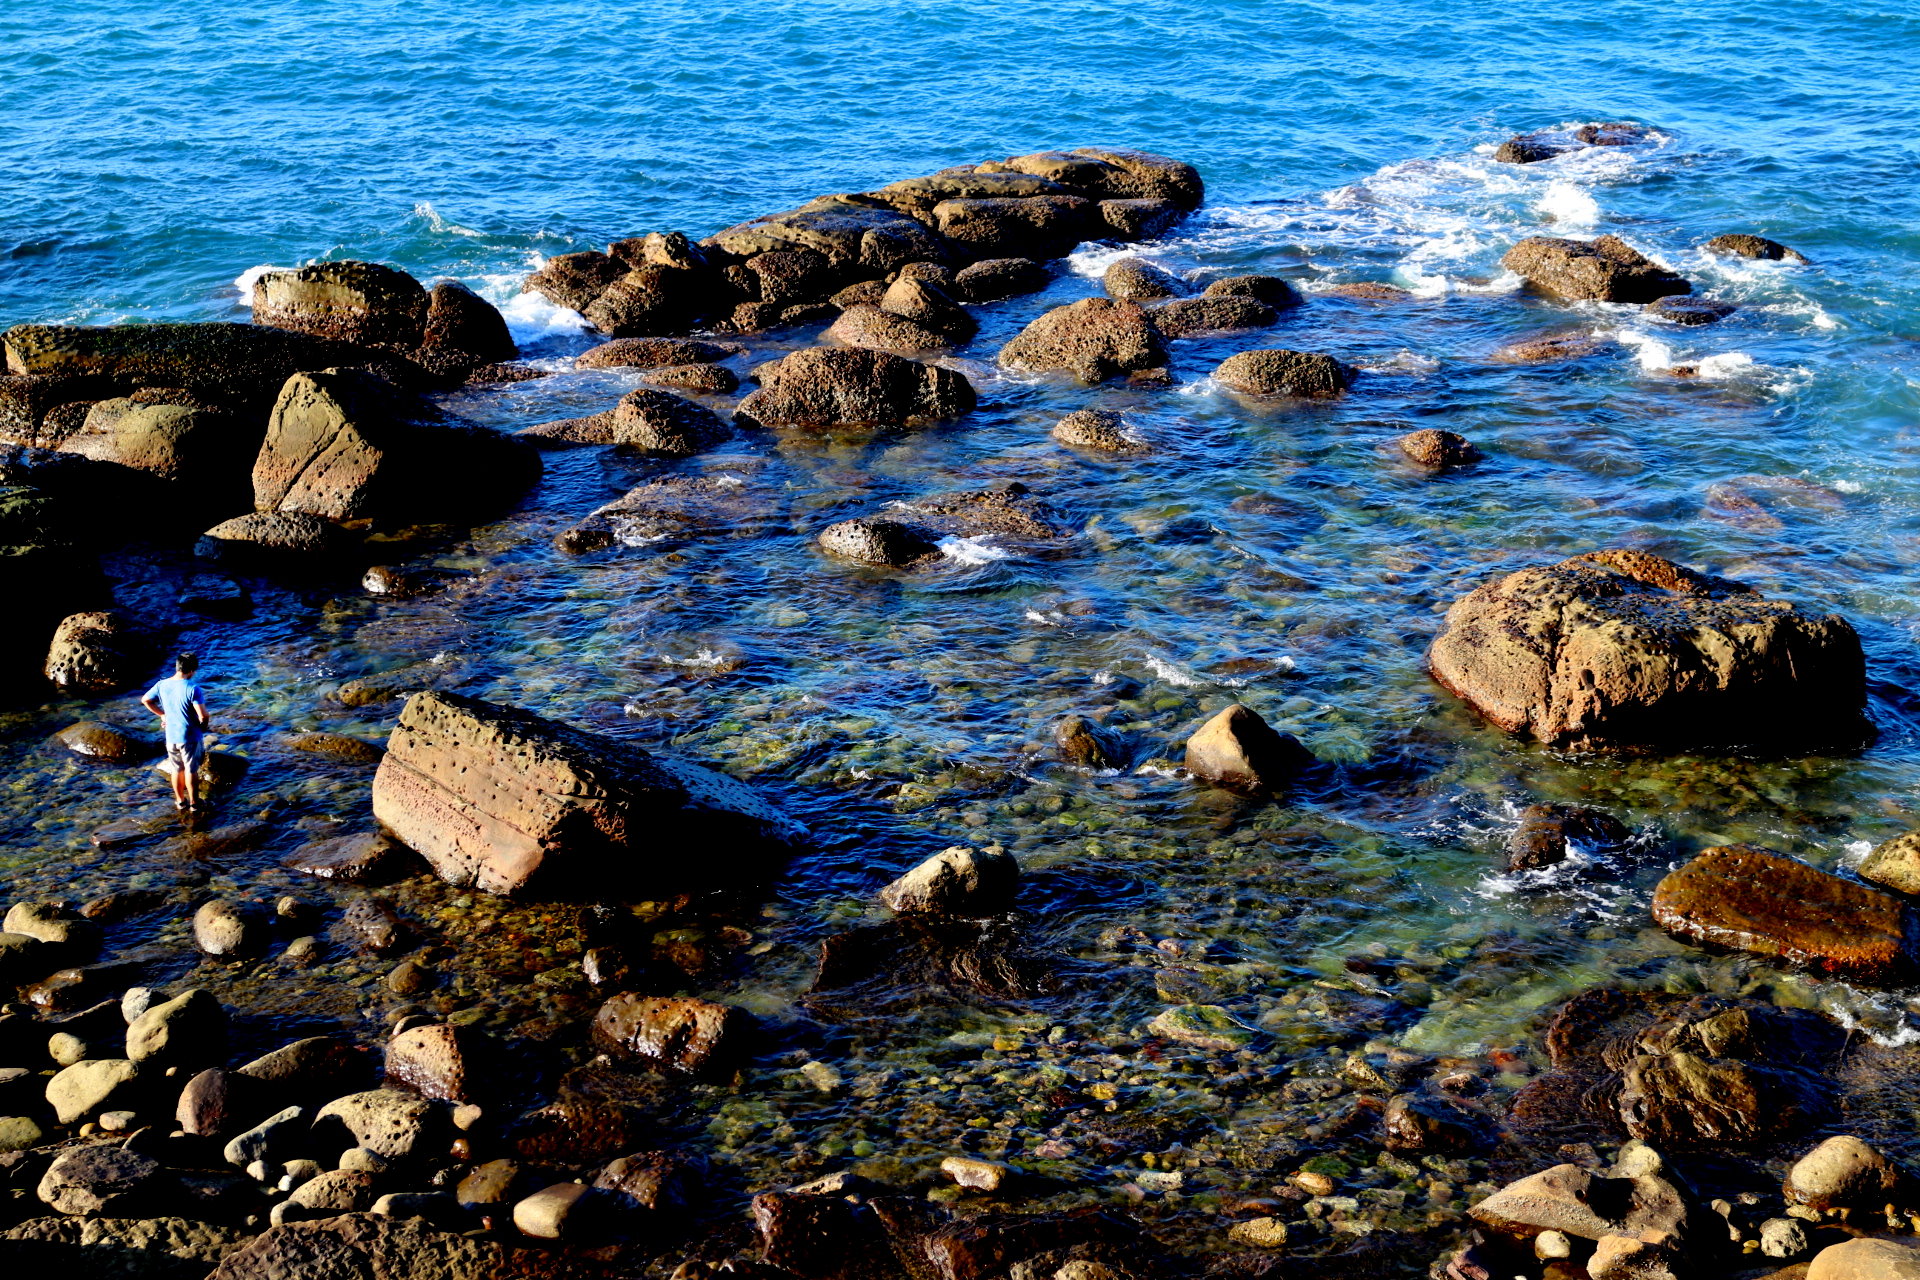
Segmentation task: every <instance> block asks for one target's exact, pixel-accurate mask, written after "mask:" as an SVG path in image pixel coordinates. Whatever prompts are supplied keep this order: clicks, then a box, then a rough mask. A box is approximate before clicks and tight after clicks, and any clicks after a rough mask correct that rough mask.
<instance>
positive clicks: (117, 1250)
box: [0, 1218, 246, 1280]
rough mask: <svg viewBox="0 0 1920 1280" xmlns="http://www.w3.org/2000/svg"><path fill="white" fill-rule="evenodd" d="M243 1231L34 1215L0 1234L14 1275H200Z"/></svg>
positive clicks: (169, 1279) (0, 1259)
mask: <svg viewBox="0 0 1920 1280" xmlns="http://www.w3.org/2000/svg"><path fill="white" fill-rule="evenodd" d="M244 1239H246V1233H245V1232H244V1231H242V1230H241V1229H239V1228H237V1227H230V1226H221V1225H217V1224H215V1223H211V1222H198V1221H195V1220H194V1219H191V1218H32V1219H29V1220H28V1221H26V1222H22V1223H20V1224H19V1225H18V1226H15V1227H10V1228H8V1229H7V1230H6V1231H5V1232H4V1233H0V1267H3V1268H5V1269H6V1270H7V1273H8V1274H9V1275H15V1276H23V1277H25V1276H42V1275H45V1276H54V1275H68V1276H85V1277H87V1280H204V1277H205V1276H206V1274H207V1272H209V1271H211V1270H213V1268H214V1267H215V1266H217V1265H218V1264H219V1262H220V1260H221V1259H222V1258H223V1257H225V1256H226V1254H227V1253H229V1252H230V1251H232V1250H233V1248H234V1247H235V1246H237V1245H238V1244H239V1243H240V1242H241V1241H242V1240H244Z"/></svg>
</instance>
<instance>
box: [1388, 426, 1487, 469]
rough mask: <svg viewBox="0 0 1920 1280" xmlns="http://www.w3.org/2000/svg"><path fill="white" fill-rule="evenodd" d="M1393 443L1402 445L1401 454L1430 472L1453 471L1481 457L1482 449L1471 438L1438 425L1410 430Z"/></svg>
mask: <svg viewBox="0 0 1920 1280" xmlns="http://www.w3.org/2000/svg"><path fill="white" fill-rule="evenodd" d="M1394 443H1395V444H1397V445H1399V446H1400V452H1401V453H1404V454H1406V455H1407V457H1408V458H1409V459H1410V460H1412V461H1413V462H1415V463H1418V464H1419V465H1420V466H1423V467H1425V468H1426V469H1427V470H1429V471H1451V470H1453V469H1454V468H1455V467H1464V466H1466V465H1467V464H1468V463H1470V462H1477V461H1479V459H1480V451H1479V450H1478V449H1476V448H1474V446H1473V442H1472V441H1471V440H1469V439H1467V438H1466V437H1465V436H1463V435H1459V434H1457V433H1455V432H1452V431H1441V430H1439V429H1438V428H1435V427H1428V428H1426V429H1425V430H1423V431H1410V432H1408V433H1407V434H1406V435H1404V436H1401V437H1400V438H1399V439H1398V440H1396V441H1394Z"/></svg>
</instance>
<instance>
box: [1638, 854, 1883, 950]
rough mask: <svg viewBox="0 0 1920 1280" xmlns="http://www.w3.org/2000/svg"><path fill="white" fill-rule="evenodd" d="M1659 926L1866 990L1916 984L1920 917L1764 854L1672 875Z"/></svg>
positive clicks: (1662, 896) (1717, 858) (1867, 891)
mask: <svg viewBox="0 0 1920 1280" xmlns="http://www.w3.org/2000/svg"><path fill="white" fill-rule="evenodd" d="M1653 919H1654V923H1656V924H1658V925H1659V926H1660V927H1661V928H1662V929H1665V930H1666V931H1667V932H1668V933H1671V934H1673V935H1674V936H1675V937H1677V938H1681V939H1683V940H1685V941H1688V942H1693V943H1698V944H1700V945H1703V946H1709V947H1716V948H1721V949H1724V950H1729V951H1746V952H1751V953H1753V954H1755V955H1762V956H1768V957H1770V958H1773V959H1776V960H1780V961H1783V962H1785V963H1787V964H1791V965H1796V966H1799V967H1803V968H1808V969H1812V970H1814V971H1815V972H1818V973H1825V974H1831V975H1833V976H1835V977H1842V978H1850V979H1854V980H1856V981H1863V982H1875V983H1890V982H1902V981H1906V980H1908V979H1910V978H1912V977H1913V976H1914V975H1915V973H1916V967H1915V965H1916V959H1920V918H1917V917H1916V916H1915V914H1914V913H1913V911H1912V910H1911V909H1910V908H1909V907H1908V906H1907V904H1906V903H1905V902H1903V901H1902V900H1901V899H1900V898H1898V897H1896V896H1895V895H1893V894H1890V893H1886V892H1884V891H1882V890H1880V889H1874V888H1871V887H1869V886H1867V885H1863V884H1861V883H1859V882H1858V881H1855V880H1847V879H1844V878H1842V877H1840V876H1836V875H1834V874H1832V873H1831V872H1827V871H1822V870H1820V869H1819V868H1817V867H1811V866H1808V865H1807V864H1806V863H1804V862H1801V861H1799V860H1798V859H1795V858H1789V857H1787V856H1786V855H1785V854H1779V853H1774V852H1773V851H1771V850H1769V849H1762V848H1760V847H1759V846H1757V845H1738V844H1736V845H1720V846H1717V847H1715V848H1711V849H1707V850H1704V851H1703V852H1701V853H1700V855H1699V856H1698V857H1696V858H1694V859H1693V860H1692V861H1691V862H1689V863H1687V864H1686V865H1685V866H1683V867H1681V868H1679V869H1678V870H1676V871H1672V872H1669V873H1668V874H1667V876H1666V878H1665V879H1663V880H1661V881H1660V884H1659V886H1658V887H1657V888H1656V889H1655V890H1654V892H1653Z"/></svg>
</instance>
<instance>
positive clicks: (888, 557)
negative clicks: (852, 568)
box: [815, 519, 940, 569]
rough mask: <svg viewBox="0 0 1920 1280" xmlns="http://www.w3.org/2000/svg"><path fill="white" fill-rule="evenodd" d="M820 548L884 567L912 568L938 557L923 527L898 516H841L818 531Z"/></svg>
mask: <svg viewBox="0 0 1920 1280" xmlns="http://www.w3.org/2000/svg"><path fill="white" fill-rule="evenodd" d="M815 541H817V542H818V543H819V544H820V549H821V550H822V551H825V552H827V553H828V554H830V555H835V556H839V557H840V558H841V559H843V560H855V561H858V562H859V563H861V564H869V565H874V566H876V567H879V568H887V569H913V568H918V567H920V566H921V565H924V564H930V563H932V562H934V561H936V560H938V559H939V558H940V546H939V544H938V543H937V542H936V541H935V540H934V539H933V538H932V537H930V536H929V535H928V534H927V532H926V531H924V530H921V529H916V528H915V527H913V526H912V525H910V524H903V523H901V522H900V521H898V520H884V519H854V520H841V521H839V522H837V523H835V524H830V525H828V526H827V527H826V528H824V529H822V530H821V531H820V534H819V537H818V538H816V539H815Z"/></svg>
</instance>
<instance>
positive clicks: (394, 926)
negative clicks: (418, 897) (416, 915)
mask: <svg viewBox="0 0 1920 1280" xmlns="http://www.w3.org/2000/svg"><path fill="white" fill-rule="evenodd" d="M340 928H341V930H342V932H344V933H345V934H346V935H347V936H348V937H349V938H351V939H353V941H354V943H355V944H356V945H357V946H359V947H360V948H361V949H362V950H365V951H371V952H372V953H373V954H374V955H377V956H381V955H386V954H387V953H388V952H390V951H395V950H398V949H399V948H400V947H401V946H402V945H404V944H405V943H406V942H407V941H408V939H409V938H410V937H411V936H412V931H411V930H410V929H408V928H407V924H406V922H405V921H404V920H402V919H401V918H400V916H399V915H398V914H397V913H396V912H395V911H394V909H393V907H392V906H391V905H389V904H388V903H386V902H384V901H382V900H381V899H379V898H376V897H373V896H372V895H370V894H369V895H366V896H364V897H359V898H355V899H354V900H353V901H352V902H349V903H348V904H347V909H346V910H345V911H343V912H341V914H340Z"/></svg>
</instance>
